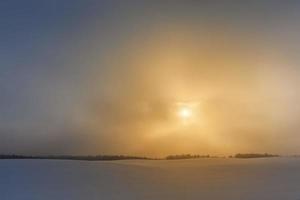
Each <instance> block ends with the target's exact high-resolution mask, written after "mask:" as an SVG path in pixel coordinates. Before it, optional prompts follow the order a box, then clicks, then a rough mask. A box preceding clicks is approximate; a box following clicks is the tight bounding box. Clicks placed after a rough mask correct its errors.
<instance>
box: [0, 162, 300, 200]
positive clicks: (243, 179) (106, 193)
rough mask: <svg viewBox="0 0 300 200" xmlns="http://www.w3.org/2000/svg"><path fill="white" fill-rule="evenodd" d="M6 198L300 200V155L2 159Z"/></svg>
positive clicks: (0, 180)
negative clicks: (81, 159)
mask: <svg viewBox="0 0 300 200" xmlns="http://www.w3.org/2000/svg"><path fill="white" fill-rule="evenodd" d="M0 199H1V200H96V199H97V200H143V199H146V200H152V199H153V200H201V199H203V200H215V199H218V200H249V199H251V200H300V159H296V158H266V159H263V158H262V159H245V160H244V159H197V160H172V161H166V160H161V161H158V160H157V161H147V160H132V161H129V160H128V161H97V162H87V161H62V160H0Z"/></svg>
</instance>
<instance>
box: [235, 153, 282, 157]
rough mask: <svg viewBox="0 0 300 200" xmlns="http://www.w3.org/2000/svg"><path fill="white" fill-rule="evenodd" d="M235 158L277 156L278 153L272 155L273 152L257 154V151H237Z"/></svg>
mask: <svg viewBox="0 0 300 200" xmlns="http://www.w3.org/2000/svg"><path fill="white" fill-rule="evenodd" d="M234 157H235V158H267V157H279V155H273V154H267V153H264V154H259V153H245V154H242V153H238V154H236V155H235V156H234Z"/></svg>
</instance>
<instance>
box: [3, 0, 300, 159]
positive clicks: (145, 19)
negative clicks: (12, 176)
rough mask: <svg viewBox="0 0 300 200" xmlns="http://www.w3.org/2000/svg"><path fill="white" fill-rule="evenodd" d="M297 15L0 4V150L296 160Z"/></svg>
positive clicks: (79, 2)
mask: <svg viewBox="0 0 300 200" xmlns="http://www.w3.org/2000/svg"><path fill="white" fill-rule="evenodd" d="M299 11H300V2H299V1H291V0H287V1H276V0H273V1H272V0H269V1H264V0H262V1H261V0H259V1H223V2H221V1H192V0H190V1H176V0H175V1H171V0H170V1H169V0H166V1H130V0H126V1H121V0H120V1H114V0H113V1H104V0H103V1H94V0H51V1H47V0H28V1H21V0H4V1H1V2H0V44H1V45H0V138H1V139H0V153H1V154H12V153H15V154H35V155H40V154H45V155H49V154H76V155H77V154H80V155H82V154H92V155H95V154H130V155H146V156H163V155H168V154H181V153H193V154H212V155H230V154H234V153H238V152H239V153H244V152H246V153H248V152H269V153H278V154H298V153H300V146H299V142H300V141H299V138H300V132H299V131H300V125H299V119H300V106H299V102H300V90H299V85H300V79H299V77H300V67H299V64H300V57H299V52H300V38H299V35H300V21H299V18H300V12H299Z"/></svg>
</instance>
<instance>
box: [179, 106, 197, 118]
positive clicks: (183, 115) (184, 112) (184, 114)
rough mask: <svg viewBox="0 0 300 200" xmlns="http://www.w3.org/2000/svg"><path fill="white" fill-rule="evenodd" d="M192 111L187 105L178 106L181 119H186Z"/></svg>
mask: <svg viewBox="0 0 300 200" xmlns="http://www.w3.org/2000/svg"><path fill="white" fill-rule="evenodd" d="M192 115H193V112H192V109H191V108H189V107H186V106H184V107H180V108H179V110H178V116H179V117H180V118H181V119H183V120H188V119H190V118H191V117H192Z"/></svg>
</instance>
